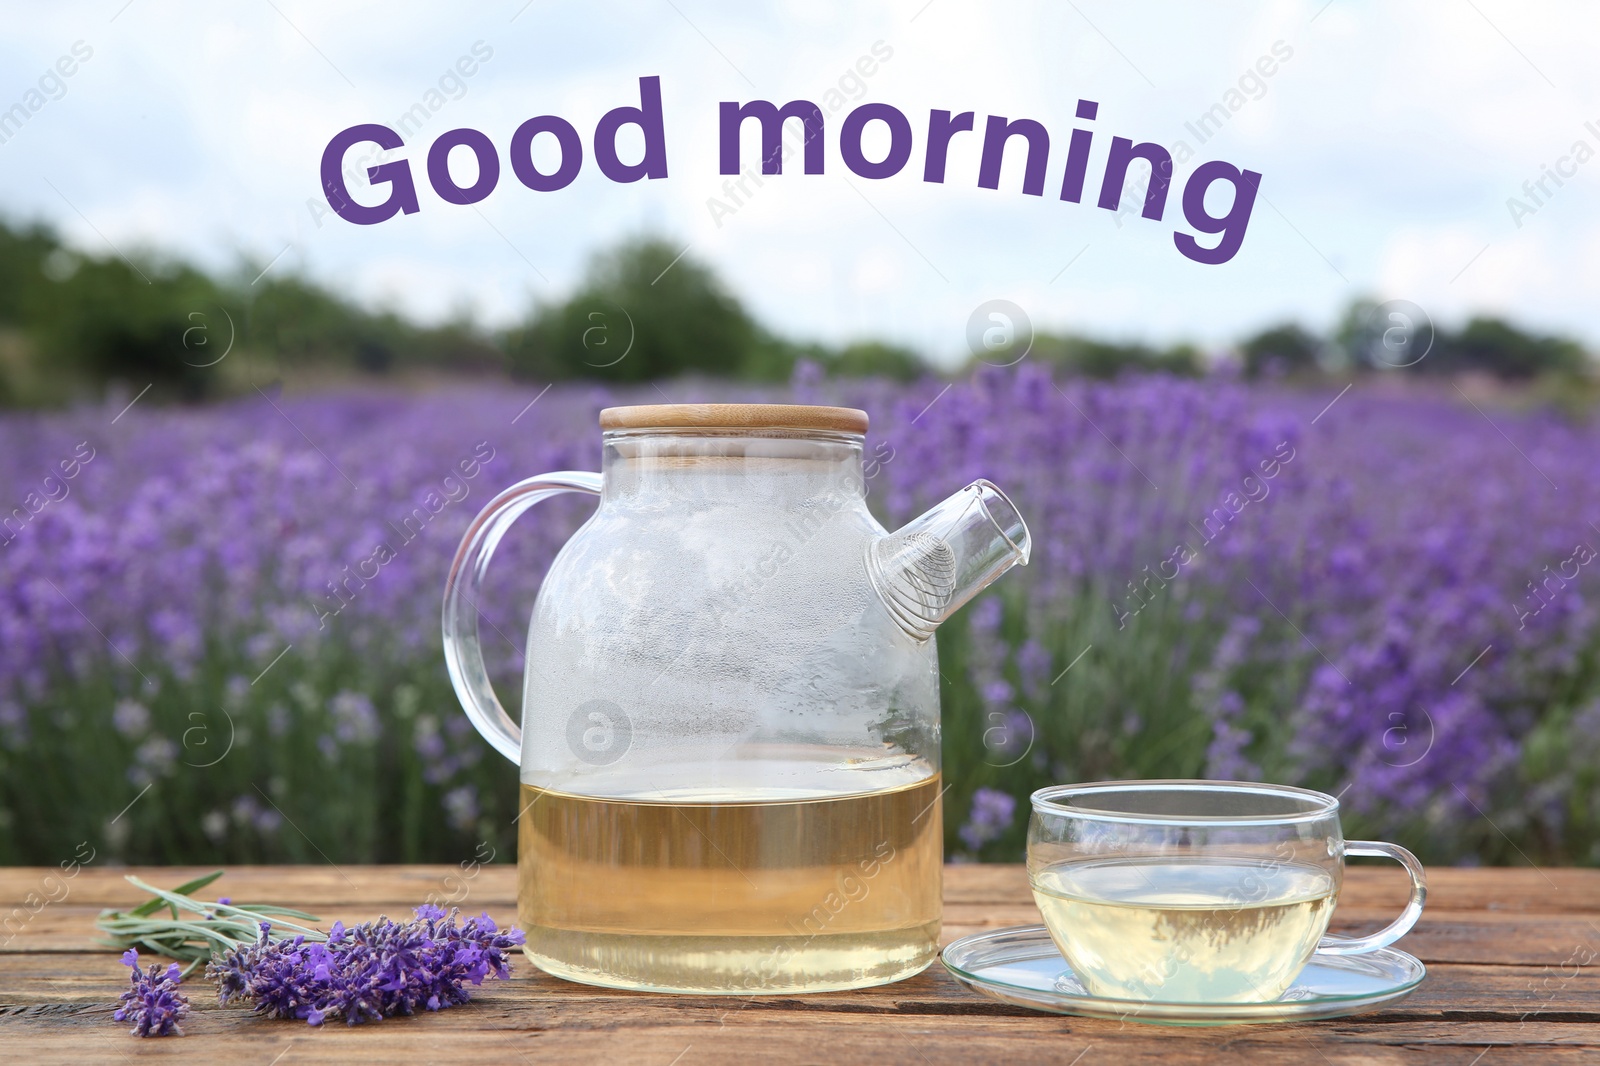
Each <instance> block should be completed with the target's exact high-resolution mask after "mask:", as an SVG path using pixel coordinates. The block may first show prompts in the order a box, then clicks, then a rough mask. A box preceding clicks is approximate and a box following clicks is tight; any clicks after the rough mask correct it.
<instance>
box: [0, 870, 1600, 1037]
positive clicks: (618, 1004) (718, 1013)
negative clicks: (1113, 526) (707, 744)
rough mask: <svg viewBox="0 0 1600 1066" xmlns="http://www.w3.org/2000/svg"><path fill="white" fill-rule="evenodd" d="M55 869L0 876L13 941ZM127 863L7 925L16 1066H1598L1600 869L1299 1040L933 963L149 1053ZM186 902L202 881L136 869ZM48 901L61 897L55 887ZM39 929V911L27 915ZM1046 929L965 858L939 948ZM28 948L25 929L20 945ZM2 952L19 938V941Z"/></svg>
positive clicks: (550, 984)
mask: <svg viewBox="0 0 1600 1066" xmlns="http://www.w3.org/2000/svg"><path fill="white" fill-rule="evenodd" d="M50 872H51V871H48V870H35V869H0V927H3V926H4V923H5V921H6V915H7V914H8V913H11V908H12V907H13V906H19V905H22V904H23V903H24V901H25V900H26V899H27V896H28V893H30V892H40V891H41V887H42V885H43V882H44V877H45V875H46V874H47V873H50ZM126 872H128V871H126V870H113V869H103V868H93V867H87V868H85V869H84V870H83V871H82V872H81V873H79V875H78V876H77V877H76V878H75V879H73V880H72V881H70V882H68V883H67V884H68V888H69V889H70V892H69V894H68V895H67V896H66V898H64V899H62V900H61V901H60V902H56V903H51V904H49V905H47V906H45V907H44V908H43V909H42V910H40V911H38V912H37V913H36V914H34V915H33V916H32V917H31V918H30V919H28V920H27V921H26V924H24V925H22V926H21V927H20V929H19V928H18V924H17V921H16V920H13V921H12V922H11V923H10V926H9V931H0V944H4V946H3V947H0V1055H4V1059H5V1064H4V1066H10V1064H12V1063H16V1064H30V1066H31V1064H32V1063H48V1062H72V1063H78V1062H111V1063H117V1062H133V1061H135V1060H143V1059H148V1058H192V1059H194V1060H196V1061H199V1060H202V1059H203V1060H206V1061H212V1062H224V1063H227V1064H229V1066H236V1064H237V1066H244V1064H255V1063H259V1064H261V1066H268V1064H276V1063H281V1064H282V1066H294V1064H296V1063H304V1062H331V1061H341V1062H342V1061H351V1062H358V1061H359V1062H384V1063H398V1062H461V1063H473V1064H474V1066H486V1064H490V1063H519V1062H522V1063H545V1062H559V1063H581V1062H599V1063H606V1064H608V1066H624V1064H627V1066H631V1064H634V1063H646V1064H657V1066H695V1064H697V1063H706V1062H729V1063H738V1064H740V1066H750V1064H752V1063H756V1062H817V1063H872V1064H874V1066H886V1064H892V1063H912V1064H921V1063H928V1064H930V1066H931V1064H934V1063H946V1062H949V1063H973V1062H1004V1063H1021V1062H1053V1063H1063V1064H1069V1063H1076V1064H1081V1066H1102V1064H1104V1066H1111V1064H1117V1063H1125V1062H1140V1061H1152V1062H1161V1063H1163V1064H1164V1066H1178V1064H1182V1063H1200V1062H1207V1063H1209V1062H1230V1063H1231V1062H1274V1063H1305V1064H1308V1066H1327V1064H1329V1063H1362V1064H1379V1063H1409V1062H1430V1063H1433V1062H1438V1063H1459V1064H1461V1066H1473V1064H1477V1063H1482V1064H1483V1066H1500V1064H1502V1063H1510V1062H1540V1063H1566V1062H1570V1063H1579V1062H1584V1063H1600V870H1542V871H1541V870H1532V869H1517V870H1500V869H1483V870H1457V869H1438V870H1434V871H1432V872H1431V874H1430V881H1431V885H1430V888H1431V893H1430V898H1429V904H1428V910H1427V913H1426V914H1425V915H1424V916H1423V918H1422V921H1421V923H1420V924H1419V925H1418V926H1417V928H1416V929H1415V930H1414V931H1413V932H1412V934H1411V935H1410V936H1408V937H1406V938H1405V940H1404V941H1402V942H1401V944H1400V946H1401V947H1403V948H1405V949H1406V950H1408V951H1410V952H1412V953H1413V954H1415V955H1418V956H1420V957H1421V958H1422V959H1423V961H1425V962H1426V963H1427V964H1428V977H1427V980H1426V981H1424V983H1423V985H1422V987H1421V988H1419V989H1418V990H1417V991H1416V992H1414V993H1413V994H1412V995H1411V997H1410V998H1409V999H1407V1000H1404V1001H1402V1002H1400V1003H1398V1004H1395V1005H1393V1006H1390V1007H1388V1008H1387V1009H1384V1010H1381V1011H1379V1012H1377V1013H1374V1014H1368V1015H1364V1016H1360V1017H1354V1018H1343V1019H1336V1020H1332V1021H1325V1022H1310V1023H1303V1024H1297V1025H1271V1026H1238V1027H1227V1028H1211V1029H1180V1028H1164V1027H1157V1026H1150V1025H1142V1024H1137V1023H1133V1022H1129V1023H1125V1024H1119V1023H1116V1022H1105V1021H1093V1020H1087V1019H1080V1018H1064V1017H1058V1016H1054V1015H1049V1014H1039V1013H1035V1012H1031V1011H1027V1010H1021V1009H1017V1008H1013V1007H1009V1006H1006V1005H1004V1004H1000V1003H996V1002H993V1001H990V1000H987V999H983V998H980V997H978V996H975V995H973V994H971V993H969V992H967V991H965V990H964V989H962V988H961V987H960V986H958V985H957V984H956V983H955V982H954V981H953V980H952V979H951V978H950V976H949V975H948V974H947V973H946V972H945V970H944V968H943V967H942V966H940V965H938V964H937V963H936V964H935V965H934V966H933V967H932V968H931V969H929V970H927V971H926V972H924V973H922V974H920V975H919V976H917V977H914V978H912V979H910V980H907V981H902V982H900V983H899V984H894V985H889V986H886V987H882V988H873V989H868V990H866V991H861V992H837V993H827V994H823V995H815V996H774V997H759V998H754V999H745V998H742V997H741V998H722V997H697V996H657V995H644V994H640V993H630V992H612V991H607V990H604V989H598V988H588V987H585V986H582V985H574V984H567V983H565V982H562V981H559V980H556V979H555V978H552V977H548V976H546V975H544V974H542V973H539V972H538V971H536V970H535V969H534V968H533V967H532V966H531V965H529V964H527V963H526V962H521V963H520V964H519V965H518V966H517V967H516V973H515V976H514V978H513V979H512V980H510V981H506V982H492V983H485V985H484V987H483V989H482V991H481V992H480V993H479V994H477V995H476V996H475V998H474V1001H473V1003H471V1004H469V1005H467V1006H464V1007H459V1008H455V1009H452V1010H448V1011H443V1012H441V1013H438V1014H431V1015H424V1016H420V1017H416V1018H397V1019H391V1020H386V1021H384V1022H381V1023H379V1024H376V1025H363V1026H359V1027H356V1028H349V1027H347V1026H345V1025H342V1024H330V1025H328V1026H326V1027H324V1028H322V1029H312V1028H311V1027H309V1026H307V1025H304V1024H302V1023H298V1022H273V1021H267V1020H264V1019H260V1018H256V1017H254V1016H252V1015H250V1014H249V1013H248V1012H247V1011H246V1010H243V1009H238V1008H219V1007H217V1006H216V1005H215V1000H214V998H213V997H212V995H211V994H210V988H209V986H208V985H206V984H205V983H203V982H199V981H196V982H195V983H194V985H193V987H192V993H193V997H192V998H193V1001H194V1007H195V1010H194V1012H193V1013H192V1014H191V1015H190V1017H189V1023H188V1026H187V1029H188V1034H189V1035H188V1036H186V1037H184V1038H181V1039H178V1038H169V1039H164V1040H138V1039H135V1038H133V1037H131V1036H129V1035H127V1031H126V1026H124V1025H121V1024H119V1023H117V1022H114V1021H112V1020H111V1011H112V1009H113V1007H112V1004H113V1003H114V1001H115V998H116V996H117V994H118V993H119V992H120V991H121V989H122V988H123V987H124V986H125V985H126V980H127V979H126V976H125V975H126V973H127V971H126V970H125V969H124V968H123V967H122V966H121V965H120V964H119V963H118V961H117V957H116V955H115V954H114V953H112V952H110V951H108V950H106V949H104V948H101V947H98V946H97V945H96V944H95V934H94V930H93V929H92V922H93V920H94V917H95V915H96V914H97V913H98V912H99V910H100V909H101V908H102V907H106V906H126V905H128V904H132V903H136V902H138V901H139V898H140V897H139V894H138V893H137V892H136V891H135V890H134V889H133V888H132V886H130V885H128V884H126V883H125V882H124V881H123V880H122V875H123V874H124V873H126ZM137 872H138V873H140V874H141V875H142V876H143V877H144V878H146V879H147V880H150V881H152V882H153V883H156V884H160V885H165V886H175V885H177V884H179V883H181V882H183V881H184V880H187V879H188V878H189V877H191V876H194V875H195V874H197V873H200V872H204V871H199V870H195V869H191V868H182V869H177V868H172V869H155V870H152V869H143V870H139V871H137ZM451 875H459V871H458V870H456V869H455V868H454V867H429V866H404V867H361V866H347V867H343V868H341V869H338V870H335V869H333V868H331V867H304V866H288V867H249V868H236V869H234V870H232V871H230V872H229V874H228V876H227V877H225V878H224V879H223V880H222V881H220V882H218V883H217V884H216V885H215V886H213V891H217V892H218V893H219V894H223V893H226V894H231V895H232V896H234V897H235V898H237V899H240V900H250V901H254V902H268V901H270V902H277V903H283V904H286V905H289V906H295V907H301V908H304V909H306V910H309V911H311V912H312V913H314V914H317V915H319V916H321V917H322V918H323V919H324V921H325V922H329V923H331V922H332V921H333V919H335V918H339V919H343V920H344V921H346V922H353V921H359V920H363V919H366V918H371V917H374V916H376V915H377V914H378V913H380V912H387V913H389V914H391V915H408V914H409V908H410V907H411V906H412V905H414V904H416V903H417V902H419V901H421V900H422V899H423V898H424V897H426V896H427V895H428V894H429V893H446V892H459V889H457V888H456V884H457V883H456V882H454V881H452V882H450V887H449V888H446V878H447V877H450V876H451ZM514 879H515V873H514V871H513V870H512V868H510V867H508V866H491V867H484V868H482V870H481V872H480V873H478V875H477V876H476V877H475V878H473V879H472V880H470V881H468V882H466V884H465V889H466V892H467V895H466V897H465V898H464V899H463V900H462V902H461V904H460V905H461V906H462V907H463V908H464V909H468V908H470V909H471V910H473V911H477V910H487V911H488V912H489V913H490V914H491V915H493V916H494V917H495V919H496V920H498V921H510V920H511V918H512V917H513V915H514V911H515V906H514V902H513V895H514V883H515V880H514ZM55 894H57V895H59V894H60V890H59V889H57V890H56V892H55ZM1404 898H1405V884H1404V879H1403V875H1402V874H1401V873H1400V872H1399V871H1398V870H1397V869H1385V868H1378V867H1363V868H1359V869H1357V868H1352V869H1351V870H1350V872H1349V876H1348V878H1347V880H1346V882H1345V890H1344V894H1343V896H1342V898H1341V899H1340V905H1339V911H1338V915H1337V917H1336V918H1335V919H1334V926H1335V929H1336V930H1339V931H1351V930H1354V929H1356V928H1358V927H1360V926H1362V925H1363V924H1364V925H1366V926H1367V927H1368V928H1372V927H1374V925H1375V923H1377V922H1380V921H1383V920H1387V919H1388V918H1389V917H1390V916H1391V915H1393V914H1394V913H1395V912H1396V911H1398V910H1399V908H1400V905H1401V903H1402V901H1403V900H1404ZM24 913H26V908H24ZM1037 921H1038V914H1037V912H1036V911H1035V910H1034V907H1033V903H1032V900H1031V898H1030V896H1029V894H1028V887H1027V882H1026V880H1025V878H1024V875H1023V871H1022V868H1021V867H1018V866H953V867H950V868H949V869H948V870H947V871H946V874H945V937H946V940H947V941H948V940H950V939H954V938H955V937H958V936H964V935H966V934H967V933H971V932H974V931H977V930H980V929H986V928H994V927H999V926H1007V925H1019V924H1031V923H1034V922H1037ZM13 932H14V933H15V935H14V936H12V935H11V933H13ZM8 936H9V937H10V939H9V942H6V941H7V937H8Z"/></svg>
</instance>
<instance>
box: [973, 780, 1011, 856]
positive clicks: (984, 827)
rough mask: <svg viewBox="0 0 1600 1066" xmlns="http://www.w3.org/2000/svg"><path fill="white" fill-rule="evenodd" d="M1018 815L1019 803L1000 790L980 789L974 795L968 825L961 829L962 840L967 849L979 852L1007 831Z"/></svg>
mask: <svg viewBox="0 0 1600 1066" xmlns="http://www.w3.org/2000/svg"><path fill="white" fill-rule="evenodd" d="M1016 813H1017V801H1016V799H1015V798H1014V797H1012V796H1010V795H1007V794H1006V793H1004V792H1001V791H999V790H998V789H993V788H980V789H978V791H976V792H974V793H973V794H972V812H971V813H970V814H969V815H968V816H967V824H966V825H964V826H962V827H961V830H960V833H961V839H962V840H964V841H966V843H967V847H969V848H971V849H972V850H973V851H977V850H978V849H979V848H981V847H983V846H984V845H985V844H987V843H989V841H991V840H994V839H996V838H998V837H999V836H1000V835H1001V834H1002V833H1004V832H1005V831H1006V830H1007V829H1009V828H1011V822H1012V820H1013V818H1014V817H1015V816H1016Z"/></svg>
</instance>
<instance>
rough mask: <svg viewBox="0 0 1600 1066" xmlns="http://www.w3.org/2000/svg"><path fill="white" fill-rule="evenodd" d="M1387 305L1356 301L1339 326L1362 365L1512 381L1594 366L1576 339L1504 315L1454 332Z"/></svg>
mask: <svg viewBox="0 0 1600 1066" xmlns="http://www.w3.org/2000/svg"><path fill="white" fill-rule="evenodd" d="M1386 306H1387V305H1383V304H1379V303H1377V302H1375V301H1373V300H1370V299H1362V300H1357V301H1355V302H1353V303H1352V304H1351V305H1350V306H1349V308H1348V309H1346V311H1345V313H1344V316H1343V317H1342V318H1341V319H1340V320H1339V324H1338V325H1337V326H1336V327H1334V332H1333V338H1332V339H1333V341H1334V343H1335V344H1336V345H1337V346H1338V348H1339V349H1340V350H1342V351H1343V353H1344V354H1345V355H1346V356H1347V357H1348V358H1349V360H1350V361H1351V362H1353V363H1355V364H1356V365H1357V366H1364V367H1375V368H1379V369H1388V368H1393V367H1395V366H1396V365H1401V366H1414V367H1415V368H1416V371H1417V372H1418V373H1423V374H1456V373H1461V372H1463V371H1478V372H1481V373H1487V374H1494V375H1496V376H1497V377H1502V378H1510V379H1527V378H1532V377H1536V376H1538V375H1540V374H1551V373H1554V374H1582V373H1584V372H1586V371H1589V370H1592V369H1593V367H1594V363H1593V361H1592V360H1591V359H1590V358H1589V356H1588V355H1587V354H1586V353H1585V351H1584V349H1583V347H1582V346H1581V345H1579V344H1578V343H1577V342H1576V341H1573V340H1570V339H1568V338H1565V337H1557V336H1550V335H1542V334H1536V333H1530V332H1528V331H1526V330H1523V329H1521V328H1519V327H1517V326H1515V325H1513V324H1511V323H1510V322H1507V321H1506V320H1504V319H1501V318H1492V317H1475V318H1473V319H1471V320H1469V321H1468V322H1467V324H1466V325H1465V326H1464V327H1462V329H1461V330H1459V331H1457V332H1451V331H1450V330H1446V329H1440V328H1438V327H1437V326H1435V325H1434V324H1433V323H1431V322H1429V321H1427V320H1426V319H1425V318H1423V319H1420V320H1417V321H1415V322H1413V321H1411V319H1412V318H1414V317H1415V316H1414V315H1410V314H1406V315H1402V316H1401V317H1395V315H1394V314H1393V313H1392V312H1386V311H1385V308H1386ZM1396 331H1398V332H1396Z"/></svg>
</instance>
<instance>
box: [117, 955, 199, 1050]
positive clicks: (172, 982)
mask: <svg viewBox="0 0 1600 1066" xmlns="http://www.w3.org/2000/svg"><path fill="white" fill-rule="evenodd" d="M122 964H123V965H124V966H127V967H128V968H129V969H131V970H132V971H133V973H132V974H130V975H129V977H130V980H131V982H132V987H131V988H129V989H128V990H127V991H126V992H124V993H122V998H121V999H120V1000H119V1003H120V1004H121V1005H120V1006H119V1007H118V1008H117V1010H116V1012H115V1013H113V1014H112V1015H111V1017H113V1018H115V1019H116V1020H117V1021H119V1022H125V1021H129V1020H130V1019H131V1020H132V1021H133V1028H132V1029H129V1030H128V1032H130V1033H132V1034H133V1035H134V1036H182V1035H183V1026H181V1025H179V1024H178V1023H179V1022H181V1021H183V1018H184V1016H185V1015H186V1014H188V1013H189V1000H188V998H187V997H185V996H184V994H183V993H182V992H179V991H178V985H179V984H181V983H182V981H183V977H182V976H181V974H180V973H179V968H178V964H177V963H175V962H174V963H172V964H171V965H169V966H168V967H167V968H166V970H165V971H163V970H162V969H161V967H160V966H159V965H155V966H151V967H150V969H149V970H148V971H146V970H141V969H140V968H139V953H138V952H137V951H134V950H133V949H132V948H129V949H128V950H127V951H125V952H123V953H122Z"/></svg>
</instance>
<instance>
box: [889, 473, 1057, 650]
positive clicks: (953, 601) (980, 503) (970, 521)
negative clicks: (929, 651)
mask: <svg viewBox="0 0 1600 1066" xmlns="http://www.w3.org/2000/svg"><path fill="white" fill-rule="evenodd" d="M1031 549H1032V542H1031V540H1030V539H1029V536H1028V527H1027V525H1026V524H1025V523H1024V522H1023V521H1022V516H1021V515H1020V514H1018V513H1017V509H1016V507H1015V506H1013V505H1012V503H1011V501H1010V500H1009V499H1007V498H1006V494H1005V493H1003V492H1001V491H1000V490H999V489H998V488H997V487H995V485H994V484H993V483H992V482H989V481H983V480H979V481H974V482H973V483H972V484H970V485H968V486H967V487H966V488H964V489H962V490H961V491H960V492H958V493H956V494H955V495H953V496H951V497H949V498H948V499H946V500H945V501H944V502H943V503H940V504H938V505H937V506H935V507H934V508H932V509H931V510H929V511H928V512H927V513H926V514H924V515H922V516H921V517H919V518H915V519H912V520H911V521H910V522H908V523H906V525H905V526H903V527H901V528H900V529H899V530H897V531H895V532H893V533H889V534H887V535H885V536H883V537H880V538H878V539H877V540H875V541H873V542H872V544H870V545H869V546H868V548H867V560H866V562H867V576H868V578H869V579H870V580H871V582H872V587H873V589H874V590H876V592H877V593H878V596H879V598H880V599H882V601H883V605H884V606H885V607H886V608H887V609H888V611H889V614H890V616H891V617H892V618H893V619H894V620H895V621H896V622H897V623H898V624H899V625H900V628H902V629H904V630H905V631H906V633H907V634H908V635H909V636H911V637H912V638H914V639H916V640H927V639H928V638H929V637H931V636H932V635H933V631H934V630H935V629H937V628H939V626H940V625H941V624H942V623H943V622H944V621H945V619H947V618H949V617H950V616H951V615H952V614H954V613H955V612H956V611H957V610H959V609H960V607H961V606H962V605H963V604H965V603H966V602H967V601H968V600H970V599H972V597H974V596H976V595H977V594H978V593H979V592H982V591H983V590H984V589H985V588H986V587H988V585H989V583H990V582H992V581H993V580H994V579H995V578H997V577H999V576H1000V575H1001V574H1003V573H1005V572H1006V571H1007V570H1009V569H1011V568H1012V567H1013V566H1016V565H1017V564H1018V563H1020V564H1022V565H1023V566H1026V565H1027V564H1028V553H1029V552H1030V551H1031Z"/></svg>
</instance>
